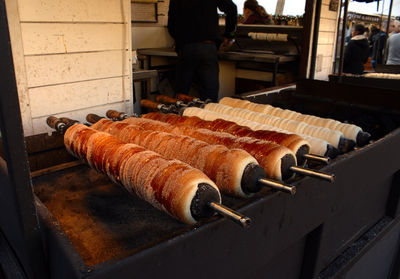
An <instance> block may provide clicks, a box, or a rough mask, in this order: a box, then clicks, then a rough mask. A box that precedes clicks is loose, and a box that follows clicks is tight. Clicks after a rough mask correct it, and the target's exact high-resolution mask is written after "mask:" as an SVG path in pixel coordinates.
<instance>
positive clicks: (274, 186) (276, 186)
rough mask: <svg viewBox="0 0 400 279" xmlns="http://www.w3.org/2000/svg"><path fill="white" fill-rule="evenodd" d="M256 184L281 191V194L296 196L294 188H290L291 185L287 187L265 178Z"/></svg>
mask: <svg viewBox="0 0 400 279" xmlns="http://www.w3.org/2000/svg"><path fill="white" fill-rule="evenodd" d="M258 182H259V183H260V184H262V185H263V186H266V187H269V188H272V189H275V190H278V191H281V192H285V193H289V194H291V195H292V196H293V195H295V194H296V186H291V185H287V184H284V183H281V182H278V181H274V180H271V179H265V178H261V179H259V180H258Z"/></svg>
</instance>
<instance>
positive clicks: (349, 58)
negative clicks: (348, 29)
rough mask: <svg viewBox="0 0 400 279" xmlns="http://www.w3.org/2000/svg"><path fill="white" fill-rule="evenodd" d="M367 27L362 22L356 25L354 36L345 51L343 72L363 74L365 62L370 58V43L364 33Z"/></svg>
mask: <svg viewBox="0 0 400 279" xmlns="http://www.w3.org/2000/svg"><path fill="white" fill-rule="evenodd" d="M364 32H365V27H364V25H362V24H356V25H355V26H354V29H353V32H352V37H351V39H350V42H349V44H348V45H347V47H346V51H345V53H344V64H343V72H344V73H350V74H358V75H361V74H362V73H363V72H364V64H365V63H366V62H367V60H368V54H369V45H368V40H367V38H366V37H365V35H364Z"/></svg>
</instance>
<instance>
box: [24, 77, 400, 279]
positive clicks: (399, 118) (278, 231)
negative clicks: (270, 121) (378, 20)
mask: <svg viewBox="0 0 400 279" xmlns="http://www.w3.org/2000/svg"><path fill="white" fill-rule="evenodd" d="M336 86H337V85H335V84H329V83H326V82H317V81H303V82H299V83H298V84H297V89H296V90H294V89H290V88H289V89H287V90H278V91H279V93H274V92H273V91H272V93H271V92H253V93H250V94H246V95H244V96H242V97H244V98H246V99H249V100H252V101H254V102H258V103H270V104H274V105H277V106H281V107H284V108H291V109H295V110H297V111H300V112H307V113H312V114H315V115H318V116H324V117H332V118H335V119H338V120H341V121H349V122H354V123H356V124H358V125H360V126H361V127H363V128H364V129H365V130H366V131H368V132H370V133H371V134H372V136H373V137H372V139H373V140H372V142H371V143H370V144H368V145H367V146H365V147H362V148H359V149H357V150H354V151H351V152H350V153H347V154H344V155H340V156H338V157H337V158H336V159H334V160H333V162H332V163H331V164H330V165H328V166H326V167H323V168H322V169H321V170H323V171H327V172H331V173H335V175H336V182H335V183H333V184H330V183H327V182H323V181H320V180H314V179H311V178H301V179H295V180H293V181H291V184H292V185H294V186H296V187H297V189H298V191H297V194H296V195H295V196H294V197H292V196H289V195H287V194H284V193H280V192H273V191H270V190H267V189H264V190H263V191H262V192H261V193H259V194H256V195H255V196H254V197H252V198H250V199H248V200H244V199H236V198H230V197H226V196H224V197H223V201H224V203H225V204H227V205H229V206H230V207H232V208H233V209H236V210H238V211H240V212H242V213H244V214H246V215H248V216H250V217H251V218H252V219H253V221H254V223H253V224H252V226H251V227H250V228H249V229H246V230H243V229H242V228H239V227H238V226H236V225H234V224H232V223H231V222H230V221H228V220H226V219H224V218H222V217H219V216H214V217H212V218H209V219H207V220H206V221H204V222H201V223H199V224H197V225H194V226H190V225H184V224H182V223H179V222H178V221H175V220H174V219H172V218H171V217H169V216H168V215H166V214H165V213H163V212H160V211H158V210H156V209H154V208H152V207H151V206H150V205H148V204H147V203H145V202H143V201H141V200H140V199H138V198H136V197H132V196H130V195H129V194H128V193H127V192H126V191H125V190H124V189H122V188H120V187H119V186H117V185H115V184H113V183H112V182H110V181H109V180H108V179H107V178H106V177H105V176H104V175H102V174H99V173H97V172H95V171H94V170H91V169H90V168H88V167H86V166H85V165H81V164H79V162H76V161H75V159H74V158H72V157H71V156H70V155H69V154H68V153H67V152H66V151H65V148H64V146H63V143H62V135H60V134H57V133H54V134H53V135H51V136H49V135H37V136H33V137H28V138H26V139H25V140H26V144H27V151H28V154H29V161H30V166H31V171H32V177H33V178H32V179H33V186H34V190H35V194H36V195H35V197H36V198H35V200H36V206H37V209H38V213H39V217H40V220H41V223H42V225H43V229H44V236H45V243H46V252H47V258H48V267H49V269H50V274H51V277H54V278H82V277H88V278H110V277H115V278H127V277H131V276H137V277H160V276H167V277H169V276H176V277H179V278H202V277H205V276H209V275H210V274H212V275H213V276H215V277H223V278H226V277H233V278H257V277H259V278H264V275H265V274H268V275H270V276H271V277H283V278H298V277H300V276H302V277H303V278H310V277H312V276H315V275H316V274H318V273H319V272H321V271H322V270H323V269H324V268H325V267H327V266H329V263H331V262H332V261H333V260H334V259H335V258H336V257H337V256H339V255H340V254H341V253H342V252H343V251H345V250H346V249H347V248H348V247H349V246H350V245H351V244H352V243H353V242H354V241H355V240H357V239H359V238H360V237H361V236H362V235H363V234H364V233H366V232H367V231H369V230H370V228H371V227H373V226H374V224H376V223H378V222H379V221H380V220H381V219H382V218H385V220H386V221H387V223H388V224H389V225H390V226H392V227H393V228H398V226H396V224H397V222H398V218H397V216H398V201H399V194H400V190H399V186H400V184H399V170H400V159H399V158H400V157H399V155H400V154H399V153H400V149H399V148H397V145H398V142H399V141H400V131H399V129H398V127H399V126H400V110H399V107H398V104H399V102H397V99H396V98H397V97H396V96H394V95H390V94H388V95H386V96H387V97H388V98H387V99H383V98H381V99H379V102H378V100H377V101H376V102H375V104H376V105H373V104H372V103H371V101H370V100H371V96H372V93H371V92H373V91H371V92H370V93H365V92H361V91H360V93H356V94H354V92H358V91H357V90H359V88H358V87H354V86H353V87H351V86H347V85H343V86H342V87H340V88H337V87H336ZM338 90H340V94H336V93H337V92H338ZM349 92H352V93H353V94H349ZM357 94H362V96H366V95H365V94H367V96H368V98H361V97H360V96H357ZM379 94H380V96H385V92H382V91H381V92H379ZM389 225H388V226H389ZM385 228H386V227H385ZM392 231H393V230H391V231H390V232H392ZM387 233H388V232H387ZM392 244H393V243H392ZM394 245H395V246H396V247H397V246H398V243H397V241H395V242H394ZM391 260H392V259H391Z"/></svg>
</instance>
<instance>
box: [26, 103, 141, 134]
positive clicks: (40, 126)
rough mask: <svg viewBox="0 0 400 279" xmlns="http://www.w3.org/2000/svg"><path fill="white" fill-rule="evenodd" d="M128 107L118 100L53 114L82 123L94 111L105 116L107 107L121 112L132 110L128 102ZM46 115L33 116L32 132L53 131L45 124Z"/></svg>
mask: <svg viewBox="0 0 400 279" xmlns="http://www.w3.org/2000/svg"><path fill="white" fill-rule="evenodd" d="M128 106H129V107H127V105H126V104H125V103H124V102H119V103H115V104H105V105H101V106H96V107H88V108H84V109H80V110H73V111H69V112H63V113H59V114H55V116H56V117H62V116H63V117H69V118H72V119H75V120H78V121H81V122H82V123H84V122H86V115H88V114H89V113H95V114H98V115H100V116H105V114H106V112H107V110H109V109H114V110H118V111H123V112H128V113H131V112H132V109H133V108H132V107H131V106H130V105H129V104H128ZM47 117H48V116H43V117H39V118H33V127H34V129H33V132H34V134H42V133H49V134H50V133H52V132H54V130H53V129H51V128H50V127H49V126H47V124H46V119H47Z"/></svg>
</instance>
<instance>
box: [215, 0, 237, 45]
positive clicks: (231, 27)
mask: <svg viewBox="0 0 400 279" xmlns="http://www.w3.org/2000/svg"><path fill="white" fill-rule="evenodd" d="M217 6H218V9H220V10H221V11H222V12H224V13H225V14H226V25H225V32H224V37H225V38H228V39H233V38H234V37H235V31H236V26H237V7H236V5H235V3H233V2H232V1H231V0H217Z"/></svg>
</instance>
